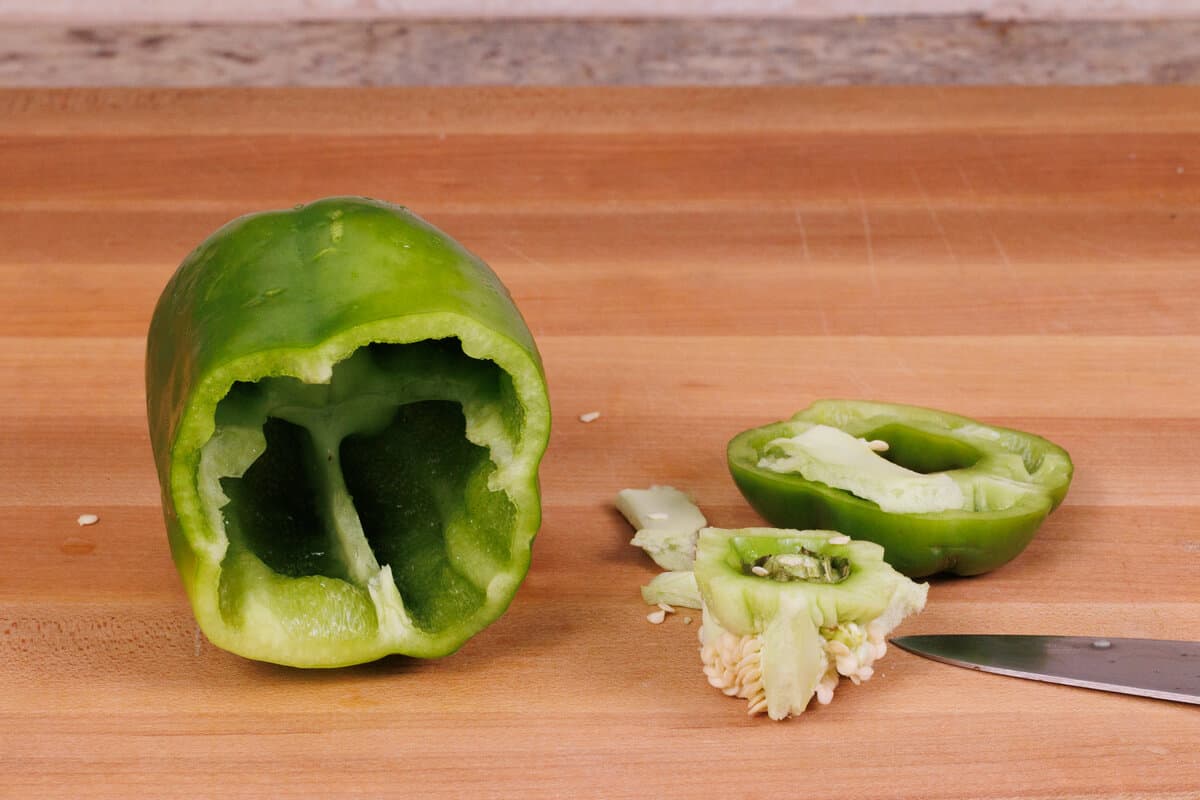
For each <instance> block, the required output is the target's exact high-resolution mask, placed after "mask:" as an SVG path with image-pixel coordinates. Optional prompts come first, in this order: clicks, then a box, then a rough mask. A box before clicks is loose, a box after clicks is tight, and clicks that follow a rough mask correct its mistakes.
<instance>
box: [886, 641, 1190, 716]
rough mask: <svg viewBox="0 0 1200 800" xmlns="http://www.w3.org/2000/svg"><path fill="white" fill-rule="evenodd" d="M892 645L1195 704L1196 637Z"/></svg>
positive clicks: (988, 667) (1039, 677)
mask: <svg viewBox="0 0 1200 800" xmlns="http://www.w3.org/2000/svg"><path fill="white" fill-rule="evenodd" d="M891 641H892V643H893V644H895V645H897V646H898V647H901V648H903V649H905V650H907V651H909V652H910V653H916V654H917V655H919V656H924V657H925V658H931V659H933V660H934V661H942V662H944V663H946V664H953V665H954V666H956V667H966V668H967V669H977V670H982V671H983V672H995V673H997V674H1000V675H1011V676H1013V677H1016V678H1027V679H1029V680H1035V681H1046V682H1048V683H1064V684H1067V685H1068V686H1082V687H1083V688H1085V689H1100V690H1102V691H1106V692H1119V693H1121V694H1133V695H1138V696H1140V697H1155V698H1158V699H1160V700H1173V701H1175V702H1177V703H1196V704H1200V642H1178V641H1169V640H1166V639H1100V638H1094V637H1091V636H1012V635H980V634H951V635H942V636H901V637H898V638H895V639H892V640H891Z"/></svg>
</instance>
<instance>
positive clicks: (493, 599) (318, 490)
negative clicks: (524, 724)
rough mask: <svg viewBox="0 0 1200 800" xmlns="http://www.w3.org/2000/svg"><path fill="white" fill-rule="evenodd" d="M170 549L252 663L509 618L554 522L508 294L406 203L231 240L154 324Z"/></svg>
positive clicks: (538, 419)
mask: <svg viewBox="0 0 1200 800" xmlns="http://www.w3.org/2000/svg"><path fill="white" fill-rule="evenodd" d="M146 396H147V410H148V416H149V425H150V435H151V442H152V446H153V450H154V457H155V464H156V467H157V471H158V477H159V481H160V484H161V487H162V504H163V511H164V516H165V519H166V526H167V531H168V535H169V539H170V543H171V552H172V555H173V557H174V559H175V563H176V565H177V567H178V570H179V573H180V576H181V577H182V580H183V584H184V587H185V589H186V591H187V594H188V596H189V598H190V600H191V603H192V607H193V610H194V612H195V616H196V620H197V621H198V623H199V625H200V627H201V629H202V630H203V631H204V633H205V635H206V636H207V637H208V638H209V639H210V640H211V641H212V642H213V643H214V644H216V645H218V646H220V647H222V648H225V649H227V650H230V651H232V652H234V653H238V654H240V655H243V656H246V657H249V658H254V659H260V660H264V661H272V662H276V663H280V664H289V665H294V666H304V667H333V666H341V665H347V664H354V663H360V662H364V661H369V660H373V659H376V658H379V657H381V656H384V655H387V654H390V653H404V654H408V655H412V656H421V657H434V656H441V655H445V654H448V653H450V652H453V651H454V650H456V649H457V648H459V647H460V646H461V645H462V644H463V643H464V642H466V641H467V639H468V638H470V637H471V636H472V635H474V634H475V633H476V632H478V631H479V630H481V629H482V628H483V627H485V626H486V625H488V624H489V623H490V622H492V621H493V620H495V619H496V618H497V617H498V616H499V615H500V614H501V613H502V612H503V611H504V610H505V609H506V608H507V606H508V605H509V603H510V601H511V600H512V597H513V595H514V593H515V592H516V590H517V587H518V586H519V585H520V583H521V581H522V579H523V578H524V575H525V573H526V571H527V569H528V566H529V561H530V548H531V544H532V541H533V538H534V535H535V534H536V532H537V530H538V526H539V524H540V520H541V505H540V496H539V489H538V479H537V476H538V465H539V463H540V460H541V457H542V454H543V452H544V450H545V447H546V443H547V440H548V437H549V431H550V411H549V403H548V399H547V394H546V383H545V378H544V374H543V370H542V365H541V360H540V357H539V355H538V351H537V348H536V346H535V344H534V341H533V338H532V336H531V335H530V333H529V330H528V328H527V327H526V325H525V323H524V321H523V319H522V318H521V315H520V313H519V312H518V310H517V308H516V306H515V305H514V304H513V302H512V299H511V297H510V296H509V294H508V291H507V290H506V289H505V287H504V286H503V285H502V284H501V282H500V280H499V279H498V278H497V277H496V275H495V274H494V273H493V272H492V271H491V270H490V269H489V268H488V267H487V266H486V265H485V264H484V263H483V262H482V261H480V260H479V259H478V258H476V257H475V256H473V255H472V254H470V253H469V252H467V251H466V250H465V249H463V248H462V247H461V246H460V245H458V244H457V243H455V242H454V241H453V240H452V239H450V238H449V237H448V236H446V235H445V234H444V233H442V232H440V231H439V230H437V229H436V228H434V227H433V226H431V225H429V224H428V223H426V222H424V221H423V220H421V219H420V218H418V217H417V216H415V215H413V214H411V213H410V212H408V211H407V210H405V209H403V208H401V207H399V206H394V205H390V204H387V203H382V202H377V201H372V200H366V199H361V198H328V199H325V200H320V201H317V202H314V203H311V204H309V205H306V206H298V207H296V208H295V209H293V210H290V211H280V212H267V213H261V214H253V215H250V216H246V217H242V218H240V219H237V220H234V221H233V222H231V223H229V224H228V225H226V226H225V227H223V228H221V229H220V230H218V231H217V232H216V233H214V234H213V235H212V236H211V237H210V238H208V239H207V240H206V241H205V242H204V243H202V244H201V245H200V246H199V247H198V248H197V249H196V250H195V251H194V252H192V253H191V254H190V255H189V256H188V257H187V258H186V259H185V260H184V262H183V264H182V265H181V266H180V267H179V269H178V271H177V272H176V273H175V275H174V276H173V277H172V278H171V280H170V282H169V283H168V284H167V286H166V288H165V290H164V291H163V294H162V296H161V298H160V299H159V302H158V305H157V307H156V308H155V311H154V316H153V319H152V322H151V325H150V331H149V336H148V341H147V357H146Z"/></svg>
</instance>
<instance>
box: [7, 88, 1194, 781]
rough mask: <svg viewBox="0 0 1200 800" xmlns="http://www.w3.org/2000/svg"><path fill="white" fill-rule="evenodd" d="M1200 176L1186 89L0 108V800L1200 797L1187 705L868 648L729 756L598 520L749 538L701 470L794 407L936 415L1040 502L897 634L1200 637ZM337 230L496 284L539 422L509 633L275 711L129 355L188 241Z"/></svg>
mask: <svg viewBox="0 0 1200 800" xmlns="http://www.w3.org/2000/svg"><path fill="white" fill-rule="evenodd" d="M1198 145H1200V90H1195V89H1145V88H1113V89H1046V90H1024V89H962V90H939V89H832V90H818V89H762V90H691V89H689V90H624V89H620V90H607V89H604V90H572V89H567V90H510V89H466V90H443V89H430V90H394V91H393V90H387V91H371V90H364V91H269V92H268V91H239V90H221V91H187V92H180V91H106V90H98V91H57V92H19V91H9V92H4V93H0V187H2V189H3V191H2V192H0V397H2V398H3V401H2V407H3V414H0V479H2V480H0V564H2V565H3V569H0V775H2V776H3V778H2V779H0V795H2V796H6V797H36V796H61V797H81V796H88V797H128V796H133V795H137V796H147V797H236V796H261V797H299V796H318V797H332V796H338V795H340V796H361V797H382V796H389V795H397V796H399V795H405V796H411V797H423V798H441V797H493V796H495V797H523V798H557V797H569V796H603V797H622V798H624V797H629V798H639V799H641V798H658V797H722V798H728V797H776V796H779V797H786V796H805V797H838V798H852V797H853V798H859V797H861V798H946V799H947V800H950V799H951V798H966V797H971V798H993V799H994V800H999V798H1172V799H1173V800H1182V798H1196V797H1200V711H1198V710H1197V709H1196V708H1194V707H1190V706H1183V705H1175V704H1170V703H1165V702H1159V701H1153V700H1145V699H1138V698H1133V697H1124V696H1117V695H1109V694H1103V693H1098V692H1089V691H1084V690H1079V689H1071V688H1066V687H1059V686H1049V685H1041V684H1036V683H1031V682H1025V681H1019V680H1013V679H1008V678H1002V677H997V676H990V675H982V674H978V673H973V672H968V671H965V670H957V669H953V668H950V667H946V666H941V665H938V664H935V663H932V662H929V661H924V660H921V659H918V658H916V657H914V656H910V655H908V654H906V653H903V652H899V651H895V650H893V652H891V653H889V655H888V656H887V658H886V659H885V660H884V661H883V662H881V664H880V665H879V667H880V669H879V672H878V674H877V676H876V678H875V679H874V680H872V681H870V682H869V683H867V684H864V685H863V686H861V687H854V686H849V685H843V687H842V688H841V689H840V690H839V692H838V694H837V697H836V699H835V701H834V703H833V704H832V705H829V706H826V707H815V706H814V708H813V709H812V710H811V711H810V712H809V713H806V714H805V715H803V717H801V718H799V719H795V720H792V721H789V722H786V723H773V722H769V721H767V720H765V719H763V718H755V719H751V718H748V717H747V716H746V714H745V708H744V704H743V703H742V701H738V700H733V699H729V698H726V697H723V696H722V695H721V694H720V693H719V692H717V691H715V690H713V689H711V688H709V687H708V686H707V685H706V683H705V680H704V677H703V676H702V675H701V672H700V665H699V658H698V653H697V642H696V628H697V625H696V624H695V623H693V624H691V625H687V624H685V622H684V620H683V619H682V614H678V615H675V616H672V617H670V618H669V619H668V620H667V622H666V623H665V624H663V625H658V626H655V625H651V624H649V623H647V621H646V619H645V614H646V611H647V609H646V608H645V607H644V606H643V605H642V603H641V601H640V598H639V595H638V587H639V585H640V584H642V583H644V582H645V581H647V580H648V579H649V578H650V577H651V576H652V575H653V574H654V572H655V570H654V569H653V567H652V565H651V563H650V562H649V561H648V560H647V559H646V558H645V557H643V556H642V555H641V553H640V552H639V551H637V550H635V549H634V548H632V547H630V546H629V545H628V544H627V541H628V539H629V536H630V533H631V532H630V531H629V530H628V528H627V526H626V524H625V523H624V521H623V520H622V519H621V518H620V517H619V516H618V515H617V514H616V513H615V511H614V510H613V508H612V500H613V496H614V494H615V493H616V492H617V490H619V489H621V488H623V487H627V486H646V485H649V484H651V483H669V484H673V485H675V486H678V487H680V488H683V489H686V490H688V491H689V492H691V493H692V494H693V495H694V496H695V498H696V499H697V500H698V502H699V504H700V505H701V506H702V507H703V509H704V510H705V512H706V513H707V514H708V517H709V519H710V521H711V522H712V523H714V524H716V525H720V526H726V527H733V526H743V525H749V524H755V523H759V522H760V521H759V520H758V518H757V517H756V515H755V514H754V513H753V512H752V511H751V510H750V509H749V508H748V507H747V506H746V505H745V504H744V503H743V502H742V500H741V498H740V496H739V495H738V493H737V491H736V490H735V488H734V486H733V484H732V482H731V481H730V479H729V477H728V476H727V473H726V471H725V466H724V456H723V452H724V446H725V443H726V441H727V440H728V439H729V438H730V437H731V436H732V435H733V434H735V433H737V432H738V431H740V430H742V429H744V428H747V427H751V426H755V425H759V424H763V423H766V422H768V421H772V420H776V419H779V418H782V417H785V416H787V415H790V414H791V413H792V412H793V411H795V410H797V409H799V408H801V407H803V406H805V405H807V404H808V403H809V402H811V401H812V400H815V399H817V398H821V397H830V396H852V397H861V398H873V399H882V400H891V401H897V402H909V403H917V404H922V405H930V406H935V407H941V408H946V409H950V410H954V411H958V412H961V413H964V414H968V415H971V416H976V417H979V418H981V419H983V420H986V421H989V422H994V423H998V424H1003V425H1009V426H1014V427H1019V428H1023V429H1027V430H1031V431H1036V432H1038V433H1040V434H1042V435H1045V436H1047V437H1049V438H1050V439H1052V440H1054V441H1056V442H1058V443H1060V444H1062V445H1063V446H1064V447H1066V448H1067V449H1068V450H1069V451H1070V452H1071V454H1072V456H1073V457H1074V459H1075V464H1076V470H1077V472H1076V480H1075V483H1074V486H1073V487H1072V490H1071V493H1070V496H1069V497H1068V498H1067V501H1066V504H1065V505H1064V506H1063V507H1062V508H1061V509H1060V510H1059V511H1058V512H1057V513H1056V514H1055V515H1054V516H1052V517H1051V518H1050V520H1049V521H1048V522H1047V524H1046V525H1045V526H1044V528H1043V529H1042V531H1041V533H1040V534H1039V536H1038V538H1037V539H1036V540H1035V541H1034V543H1033V544H1032V545H1031V546H1030V547H1029V548H1028V550H1027V551H1026V552H1025V553H1024V554H1023V555H1022V556H1021V557H1020V558H1019V559H1018V560H1016V561H1015V562H1013V563H1011V564H1010V565H1008V566H1006V567H1004V568H1002V569H1000V570H998V571H996V572H994V573H992V574H990V575H986V576H983V577H979V578H975V579H969V580H947V579H943V580H935V581H934V582H933V586H932V590H931V592H930V600H929V606H928V608H927V610H926V611H925V613H923V614H922V615H921V616H919V617H917V618H915V619H913V620H911V621H910V622H909V623H908V624H906V625H905V626H904V627H903V628H902V632H905V633H932V632H965V631H975V632H1005V633H1059V634H1100V635H1105V636H1138V637H1165V638H1190V639H1200V502H1198V501H1197V499H1196V498H1197V487H1198V486H1200V459H1198V458H1197V457H1196V441H1197V437H1198V435H1200V411H1198V409H1200V377H1198V375H1197V364H1198V363H1200V224H1198V223H1200V147H1198ZM343 193H350V194H365V195H370V196H374V197H379V198H384V199H389V200H393V201H397V202H402V203H405V204H407V205H409V206H411V207H412V208H413V209H414V210H416V211H417V212H418V213H420V214H422V215H424V216H426V217H427V218H428V219H430V220H431V221H433V222H434V223H435V224H437V225H439V226H441V227H443V228H444V229H445V230H446V231H448V232H449V233H451V234H452V235H454V236H455V237H457V238H459V239H460V240H461V241H462V242H464V243H466V244H467V246H469V247H470V248H471V249H473V250H474V251H476V252H477V253H478V254H480V255H481V256H482V257H484V258H485V259H486V260H487V261H488V262H490V263H491V264H492V266H493V267H494V268H495V269H496V270H497V272H499V273H500V275H501V276H502V277H503V279H504V280H505V281H506V282H507V283H508V285H509V286H510V288H511V289H512V292H513V294H514V296H515V297H516V299H517V302H518V303H519V305H520V307H521V308H522V310H523V311H524V312H525V315H526V317H527V319H528V322H529V325H530V327H531V328H532V330H533V331H534V333H535V335H536V336H537V338H538V342H539V344H540V346H541V348H542V353H543V356H544V358H545V363H546V370H547V374H548V378H549V381H550V385H551V393H552V397H553V403H554V411H555V414H556V419H555V428H554V434H553V438H552V441H551V445H550V449H549V451H548V453H547V456H546V460H545V463H544V468H543V472H542V478H543V487H544V496H545V524H544V526H543V528H542V531H541V534H540V536H539V538H538V541H537V545H536V548H535V554H534V563H533V568H532V571H531V572H530V574H529V577H528V579H527V581H526V583H525V584H524V586H523V588H522V589H521V591H520V593H519V595H518V596H517V599H516V601H515V603H514V604H513V606H512V608H511V610H510V611H509V612H508V614H507V615H506V616H504V617H503V618H502V619H501V621H499V622H498V623H496V624H495V625H494V626H493V627H491V628H489V629H488V630H486V631H485V632H484V633H482V634H481V635H479V636H478V637H477V638H475V639H474V640H472V641H471V642H470V643H469V644H468V645H467V646H466V647H465V648H463V650H461V651H460V652H459V653H458V654H456V655H454V656H452V657H449V658H446V659H444V660H441V661H437V662H418V661H411V660H405V659H399V658H397V659H389V660H385V661H383V662H380V663H376V664H372V665H367V666H363V667H359V668H353V669H344V670H338V671H325V672H303V671H296V670H291V669H284V668H280V667H274V666H270V665H266V664H258V663H253V662H249V661H245V660H242V659H240V658H237V657H235V656H232V655H229V654H227V653H225V652H222V651H220V650H217V649H215V648H214V647H212V646H211V645H210V644H208V643H207V642H206V641H205V640H204V639H203V638H202V637H201V636H200V634H199V632H198V630H197V628H196V626H195V624H194V622H193V619H192V616H191V613H190V610H189V606H188V604H187V601H186V599H185V597H184V595H183V591H182V589H181V587H180V584H179V581H178V580H177V578H176V575H175V572H174V568H173V566H172V564H171V561H170V558H169V555H168V551H167V546H166V538H165V534H164V529H163V523H162V520H161V517H160V511H159V505H158V502H159V500H158V498H159V495H158V487H157V484H156V481H155V477H154V472H153V469H152V466H151V457H150V450H149V442H148V438H147V433H146V425H145V421H144V410H143V409H144V405H143V388H142V354H143V347H144V338H143V337H144V332H145V330H146V326H147V322H148V320H149V316H150V312H151V308H152V304H153V302H154V300H155V298H156V296H157V294H158V292H159V290H160V289H161V288H162V286H163V284H164V282H165V281H166V279H167V277H168V276H169V275H170V274H171V272H172V271H173V270H174V268H175V266H176V264H177V263H178V262H179V260H180V259H181V258H182V257H183V256H184V255H185V254H186V252H187V251H188V250H189V249H190V248H191V247H192V246H193V245H195V244H196V243H197V242H198V241H199V240H200V239H202V238H203V237H204V236H205V235H206V234H207V233H208V232H209V231H211V230H212V229H213V228H215V227H216V226H217V225H219V224H221V223H223V222H224V221H226V220H228V219H230V218H232V217H234V216H236V215H239V214H242V213H244V212H249V211H254V210H260V209H265V208H277V207H287V206H290V205H293V204H295V203H298V202H302V201H306V200H311V199H314V198H317V197H321V196H324V195H332V194H343ZM590 411H598V412H600V414H601V416H600V418H599V419H598V420H596V421H594V422H591V423H589V424H585V423H582V422H580V421H579V415H580V414H583V413H585V412H590ZM84 513H94V514H98V515H99V517H100V521H99V523H98V524H96V525H94V526H91V527H79V526H78V525H77V524H76V518H77V517H78V515H80V514H84Z"/></svg>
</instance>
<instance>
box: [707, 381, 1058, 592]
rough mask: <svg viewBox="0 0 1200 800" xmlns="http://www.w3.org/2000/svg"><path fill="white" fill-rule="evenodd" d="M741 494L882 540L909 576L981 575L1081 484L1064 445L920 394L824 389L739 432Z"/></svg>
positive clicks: (784, 515)
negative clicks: (892, 399) (922, 401)
mask: <svg viewBox="0 0 1200 800" xmlns="http://www.w3.org/2000/svg"><path fill="white" fill-rule="evenodd" d="M727 459H728V464H729V470H730V472H731V474H732V475H733V479H734V482H735V483H736V484H737V486H738V488H739V489H740V490H741V492H742V494H743V495H744V496H745V497H746V499H747V500H748V501H749V502H750V505H751V506H753V507H754V509H755V510H756V511H758V512H759V513H760V514H761V515H762V516H763V517H764V518H765V519H767V520H768V521H769V522H770V523H771V524H772V525H776V526H779V527H785V528H828V529H833V530H838V531H842V532H844V533H846V534H849V535H850V536H852V537H854V538H855V539H865V540H867V541H872V542H876V543H878V544H880V545H882V546H883V548H884V550H885V553H886V555H885V557H886V559H887V560H888V562H889V563H891V564H892V565H893V566H894V567H895V568H896V569H897V570H899V571H900V572H902V573H904V574H905V575H908V576H910V577H921V576H925V575H932V574H934V573H938V572H950V573H954V574H957V575H977V574H980V573H984V572H988V571H989V570H993V569H995V568H997V567H999V566H1001V565H1002V564H1005V563H1007V562H1008V561H1010V560H1012V559H1013V558H1015V557H1016V556H1017V555H1018V554H1019V553H1020V552H1021V551H1022V550H1023V549H1024V548H1025V546H1026V545H1028V544H1029V542H1030V540H1031V539H1032V538H1033V536H1034V534H1035V533H1036V531H1037V529H1038V527H1039V526H1040V525H1041V523H1042V521H1043V520H1044V519H1045V518H1046V516H1047V515H1048V514H1049V513H1050V512H1051V511H1052V510H1054V509H1055V508H1057V507H1058V505H1059V504H1060V503H1061V502H1062V500H1063V498H1064V497H1065V496H1066V494H1067V490H1068V488H1069V487H1070V484H1071V475H1072V463H1071V459H1070V456H1068V455H1067V452H1066V451H1065V450H1063V449H1062V448H1061V447H1059V446H1057V445H1055V444H1053V443H1051V442H1049V441H1047V440H1046V439H1043V438H1041V437H1039V436H1035V435H1033V434H1030V433H1024V432H1021V431H1015V430H1010V429H1007V428H999V427H994V426H989V425H984V424H982V423H980V422H977V421H975V420H972V419H968V418H967V417H961V416H958V415H955V414H948V413H946V412H942V411H935V410H932V409H927V408H919V407H916V406H906V405H896V404H888V403H870V402H859V401H846V400H822V401H819V402H817V403H814V404H813V405H812V406H810V407H808V408H807V409H805V410H803V411H800V412H799V413H797V414H796V415H795V416H793V417H792V418H791V419H790V420H787V421H786V422H778V423H774V424H772V425H767V426H764V427H761V428H754V429H751V430H748V431H744V432H743V433H740V434H738V435H737V436H736V437H734V438H733V440H732V441H730V443H729V447H728V451H727Z"/></svg>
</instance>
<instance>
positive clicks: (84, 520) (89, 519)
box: [75, 514, 100, 528]
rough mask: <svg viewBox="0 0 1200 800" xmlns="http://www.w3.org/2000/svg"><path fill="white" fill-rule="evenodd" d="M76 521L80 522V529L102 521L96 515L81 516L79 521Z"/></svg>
mask: <svg viewBox="0 0 1200 800" xmlns="http://www.w3.org/2000/svg"><path fill="white" fill-rule="evenodd" d="M75 521H76V522H78V523H79V527H81V528H82V527H83V526H85V525H95V524H96V523H97V522H99V521H100V517H98V516H96V515H95V514H80V515H79V519H77V520H75Z"/></svg>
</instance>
